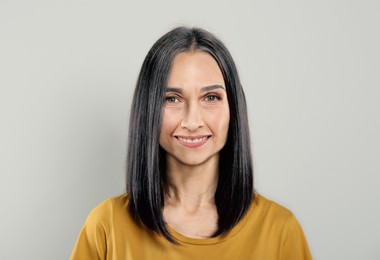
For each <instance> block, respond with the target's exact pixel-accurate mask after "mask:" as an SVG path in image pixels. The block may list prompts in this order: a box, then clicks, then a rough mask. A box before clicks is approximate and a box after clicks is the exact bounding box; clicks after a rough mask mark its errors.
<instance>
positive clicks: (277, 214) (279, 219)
mask: <svg viewBox="0 0 380 260" xmlns="http://www.w3.org/2000/svg"><path fill="white" fill-rule="evenodd" d="M127 205H128V196H127V195H121V196H118V197H115V198H111V199H108V200H106V201H104V202H103V203H101V204H100V205H99V206H97V207H96V208H94V209H93V210H92V211H91V213H90V214H89V216H88V218H87V220H86V222H85V224H84V226H83V228H82V230H81V232H80V234H79V237H78V240H77V242H76V245H75V247H74V250H73V252H72V255H71V258H70V259H71V260H87V259H107V260H110V259H112V260H130V259H138V260H143V259H149V260H156V259H165V260H166V259H168V260H171V259H173V260H174V259H175V260H195V259H207V260H213V259H216V260H224V259H226V260H231V259H239V260H249V259H255V260H271V259H275V260H279V259H286V260H298V259H302V260H304V259H311V255H310V252H309V248H308V246H307V242H306V239H305V236H304V234H303V231H302V228H301V226H300V225H299V224H298V222H297V220H296V218H295V217H294V215H293V214H292V213H291V212H290V211H289V210H287V209H286V208H284V207H282V206H280V205H278V204H276V203H275V202H273V201H270V200H268V199H266V198H264V197H263V196H261V195H257V197H256V200H255V202H254V203H253V205H252V206H251V208H250V210H249V211H248V213H247V214H246V216H245V217H244V218H243V219H242V220H241V221H240V222H239V223H238V224H237V225H236V226H235V227H234V228H233V229H232V230H231V231H230V232H229V233H228V234H226V235H223V236H219V237H216V238H206V239H193V238H189V237H185V236H183V235H181V234H179V233H178V232H176V231H175V230H173V229H172V228H170V227H169V231H170V233H171V234H172V235H173V237H174V238H175V239H176V240H177V241H179V242H180V243H181V245H173V244H171V243H169V242H168V241H167V240H166V239H165V238H164V237H162V236H160V235H158V234H156V233H154V232H152V231H150V230H148V229H146V228H145V227H143V226H141V225H138V224H136V222H135V221H134V219H133V218H132V216H131V215H130V214H129V212H128V210H127Z"/></svg>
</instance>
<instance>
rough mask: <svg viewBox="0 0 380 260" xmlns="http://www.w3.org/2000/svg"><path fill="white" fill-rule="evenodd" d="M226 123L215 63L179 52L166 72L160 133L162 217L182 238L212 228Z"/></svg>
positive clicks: (221, 82)
mask: <svg viewBox="0 0 380 260" xmlns="http://www.w3.org/2000/svg"><path fill="white" fill-rule="evenodd" d="M229 120H230V114H229V106H228V100H227V93H226V88H225V83H224V79H223V75H222V73H221V71H220V68H219V66H218V64H217V63H216V61H215V60H214V59H213V58H212V57H211V56H210V55H209V54H207V53H205V52H201V51H191V52H184V53H180V54H178V55H177V56H176V57H175V58H174V60H173V63H172V68H171V71H170V74H169V79H168V88H167V93H166V99H165V105H164V108H163V122H162V129H161V135H160V145H161V147H162V148H163V149H164V150H165V151H166V161H167V184H168V185H167V187H166V197H165V205H164V211H163V214H164V219H165V221H166V222H167V224H168V225H169V226H170V227H171V228H173V229H174V230H176V231H177V232H179V233H181V234H183V235H185V236H187V237H192V238H205V237H208V236H210V235H212V234H213V233H214V231H215V230H216V228H217V220H218V214H217V211H216V207H215V201H214V194H215V190H216V187H217V181H218V162H219V152H220V150H221V149H222V148H223V146H224V145H225V143H226V139H227V133H228V125H229Z"/></svg>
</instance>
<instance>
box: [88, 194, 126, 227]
mask: <svg viewBox="0 0 380 260" xmlns="http://www.w3.org/2000/svg"><path fill="white" fill-rule="evenodd" d="M127 205H128V195H127V194H122V195H119V196H116V197H112V198H109V199H106V200H104V201H103V202H101V203H100V204H99V205H97V206H96V207H95V208H93V209H92V210H91V212H90V213H89V215H88V217H87V219H86V222H85V225H86V226H99V225H101V226H103V228H106V227H107V223H108V222H110V221H112V219H113V218H114V216H115V215H118V214H120V213H121V212H122V213H123V214H125V212H126V211H127Z"/></svg>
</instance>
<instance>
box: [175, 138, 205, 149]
mask: <svg viewBox="0 0 380 260" xmlns="http://www.w3.org/2000/svg"><path fill="white" fill-rule="evenodd" d="M174 137H175V139H176V140H177V141H178V143H180V144H181V145H183V146H185V147H188V148H198V147H201V146H202V145H204V144H205V143H207V141H208V139H210V137H211V135H197V136H184V135H177V136H174Z"/></svg>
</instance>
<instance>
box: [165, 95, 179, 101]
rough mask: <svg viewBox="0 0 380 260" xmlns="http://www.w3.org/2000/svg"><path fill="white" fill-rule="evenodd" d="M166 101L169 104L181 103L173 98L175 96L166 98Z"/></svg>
mask: <svg viewBox="0 0 380 260" xmlns="http://www.w3.org/2000/svg"><path fill="white" fill-rule="evenodd" d="M165 101H166V102H168V103H176V102H179V100H178V98H176V97H173V96H169V97H166V98H165Z"/></svg>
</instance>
